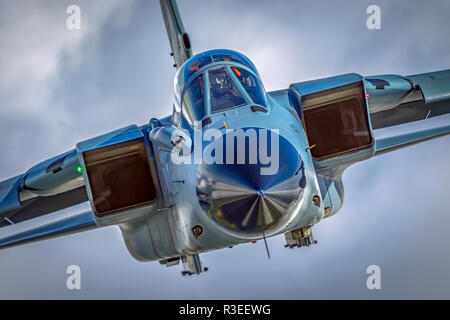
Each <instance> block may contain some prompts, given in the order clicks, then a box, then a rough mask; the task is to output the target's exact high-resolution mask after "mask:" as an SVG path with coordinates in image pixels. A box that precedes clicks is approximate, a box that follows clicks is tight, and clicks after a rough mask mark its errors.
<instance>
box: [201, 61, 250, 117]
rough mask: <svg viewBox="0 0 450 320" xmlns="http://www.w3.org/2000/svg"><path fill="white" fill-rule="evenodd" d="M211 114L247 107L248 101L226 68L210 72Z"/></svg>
mask: <svg viewBox="0 0 450 320" xmlns="http://www.w3.org/2000/svg"><path fill="white" fill-rule="evenodd" d="M209 87H210V93H211V113H215V112H219V111H223V110H227V109H230V108H233V107H238V106H241V105H245V104H246V103H247V101H246V100H245V99H244V97H243V96H242V94H241V93H240V92H239V90H238V89H237V87H236V85H235V84H234V83H233V80H232V79H231V77H230V76H229V75H228V73H227V72H226V70H225V68H220V69H215V70H210V71H209Z"/></svg>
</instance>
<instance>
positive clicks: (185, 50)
mask: <svg viewBox="0 0 450 320" xmlns="http://www.w3.org/2000/svg"><path fill="white" fill-rule="evenodd" d="M159 4H160V5H161V11H162V14H163V18H164V23H165V25H166V30H167V36H168V37H169V42H170V48H171V49H172V53H171V55H172V56H173V59H174V62H175V64H174V67H176V68H177V69H179V68H180V67H181V65H182V64H183V63H184V62H185V61H186V60H187V59H189V58H190V57H192V48H191V41H190V39H189V35H188V34H187V33H186V32H185V31H184V27H183V21H182V20H181V16H180V12H179V10H178V6H177V3H176V1H174V0H160V1H159Z"/></svg>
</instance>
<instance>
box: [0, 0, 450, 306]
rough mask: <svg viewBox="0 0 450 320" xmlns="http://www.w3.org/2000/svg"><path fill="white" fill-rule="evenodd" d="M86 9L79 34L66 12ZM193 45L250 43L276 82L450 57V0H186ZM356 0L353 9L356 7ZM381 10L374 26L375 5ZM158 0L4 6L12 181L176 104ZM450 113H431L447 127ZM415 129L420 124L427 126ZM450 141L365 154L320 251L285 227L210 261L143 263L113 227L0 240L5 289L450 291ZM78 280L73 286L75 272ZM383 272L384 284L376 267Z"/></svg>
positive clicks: (6, 173)
mask: <svg viewBox="0 0 450 320" xmlns="http://www.w3.org/2000/svg"><path fill="white" fill-rule="evenodd" d="M71 4H77V5H78V6H80V8H81V17H82V24H81V30H68V29H67V28H66V19H67V17H68V14H66V8H67V7H68V6H69V5H71ZM178 4H179V7H180V10H181V14H182V17H183V20H184V26H185V29H186V30H187V31H188V32H189V33H190V36H191V42H192V45H193V48H194V51H195V52H200V51H203V50H207V49H213V48H230V49H234V50H237V51H240V52H242V53H244V54H246V55H247V56H248V57H249V58H250V59H252V60H253V62H254V63H255V65H256V67H257V68H258V69H259V71H260V74H261V77H262V80H263V82H264V84H265V87H266V89H267V90H275V89H281V88H286V87H288V85H289V84H290V83H293V82H299V81H304V80H310V79H316V78H321V77H326V76H331V75H337V74H342V73H347V72H357V73H360V74H362V75H376V74H384V73H394V74H401V75H408V74H416V73H422V72H428V71H437V70H442V69H448V68H450V54H449V52H450V37H449V36H448V33H449V31H450V20H449V19H448V16H449V13H450V2H448V1H426V2H425V1H423V2H422V1H407V0H403V1H400V0H398V1H385V0H379V1H361V0H352V1H333V0H329V1H324V0H320V1H317V0H315V1H312V0H311V1H245V2H244V1H237V0H236V1H231V0H228V1H198V0H196V1H193V0H189V1H187V0H184V1H183V0H179V3H178ZM344 4H345V5H344ZM370 4H378V5H379V6H380V8H381V27H382V28H381V30H368V29H367V27H366V19H367V16H368V15H367V14H366V8H367V7H368V5H370ZM169 48H170V47H169V44H168V41H167V36H166V33H165V29H164V23H163V20H162V17H161V13H160V8H159V3H158V2H157V1H144V0H140V1H138V0H136V1H132V0H127V1H125V0H124V1H119V0H96V1H92V0H91V1H87V0H86V1H80V0H78V1H75V0H71V1H61V0H58V1H57V0H53V1H50V0H39V1H34V0H17V1H8V0H1V1H0V150H2V151H1V153H0V154H1V156H0V181H1V180H4V179H7V178H9V177H12V176H14V175H17V174H20V173H23V172H25V171H26V170H27V169H28V168H30V167H31V166H32V165H34V164H36V163H38V162H40V161H42V160H45V159H48V158H50V157H52V156H55V155H57V154H60V153H62V152H65V151H67V150H70V149H72V148H73V147H74V146H75V144H76V143H77V142H78V141H81V140H84V139H87V138H90V137H95V136H97V135H100V134H103V133H105V132H108V131H112V130H114V129H116V128H119V127H123V126H125V125H128V124H133V123H135V124H144V123H147V122H148V120H149V119H150V118H152V117H161V116H165V115H168V114H169V113H170V112H171V102H172V86H173V85H172V79H173V76H174V74H175V69H174V68H173V67H172V64H173V62H172V60H171V57H170V56H169V52H170V49H169ZM449 121H450V117H448V116H446V117H443V118H442V119H435V120H430V122H429V123H430V124H433V125H438V124H443V123H447V124H448V123H449ZM415 125H416V124H414V125H413V126H412V127H411V126H409V129H411V128H412V129H414V128H415ZM449 143H450V137H449V136H447V137H444V138H440V139H437V140H434V141H430V142H426V143H423V144H420V145H415V146H413V147H410V148H407V149H403V150H400V151H397V152H394V153H391V154H386V155H382V156H379V157H377V158H373V159H371V160H369V161H366V162H363V163H359V164H356V165H354V166H352V167H351V168H349V169H348V170H347V171H346V173H345V174H344V186H345V202H344V206H343V208H342V209H341V211H340V212H338V214H336V215H335V216H333V217H331V218H329V219H326V220H324V221H322V222H320V223H319V224H318V225H317V226H315V227H314V229H313V231H314V233H315V238H316V239H318V241H319V243H318V245H316V246H312V247H309V248H300V249H293V250H289V249H285V248H283V245H284V237H283V236H278V237H274V238H270V239H268V244H269V247H270V251H271V259H270V260H267V257H266V252H265V249H264V245H263V243H262V242H258V243H256V244H244V245H240V246H236V247H234V248H233V249H224V250H220V251H216V252H211V253H207V254H203V255H202V260H203V262H204V265H205V266H208V267H209V269H210V271H209V272H207V273H204V274H201V275H200V276H193V277H189V278H186V277H181V275H180V271H181V267H180V266H177V267H173V268H166V267H163V266H161V265H160V264H159V263H158V262H150V263H141V262H138V261H135V260H134V259H133V258H132V257H131V256H130V255H129V254H128V252H127V250H126V248H125V245H124V243H123V240H122V238H121V234H120V231H119V229H118V228H117V227H108V228H104V229H99V230H93V231H89V232H85V233H81V234H76V235H72V236H67V237H64V238H59V239H52V240H47V241H42V242H39V243H34V244H29V245H25V246H21V247H16V248H10V249H6V250H1V251H0V270H1V272H0V298H3V299H5V298H27V299H29V298H31V299H34V298H42V299H55V298H64V299H72V298H73V299H78V298H101V299H108V298H124V299H130V298H151V299H155V298H157V299H158V298H159V299H174V298H178V299H184V298H192V299H197V298H207V299H211V298H218V299H257V298H263V299H309V298H319V299H322V298H331V299H346V298H356V299H364V298H368V299H380V298H381V299H383V298H384V299H386V298H387V299H391V298H447V299H448V298H450V276H449V274H448V270H450V250H449V247H450V233H449V232H448V230H449V228H450V212H449V209H448V208H449V207H450V197H449V188H450V182H449V181H450V166H449V163H450V151H449ZM71 264H76V265H79V266H80V267H81V273H82V289H81V290H79V291H77V290H72V291H70V290H67V289H66V285H65V284H66V278H67V275H66V273H65V271H66V267H67V266H69V265H71ZM372 264H376V265H379V266H380V267H381V287H382V289H381V290H368V289H367V287H366V279H367V277H368V275H367V274H366V268H367V267H368V266H369V265H372Z"/></svg>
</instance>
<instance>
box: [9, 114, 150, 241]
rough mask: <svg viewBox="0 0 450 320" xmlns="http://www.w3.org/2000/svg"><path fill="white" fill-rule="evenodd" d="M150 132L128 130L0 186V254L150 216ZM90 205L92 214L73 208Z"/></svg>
mask: <svg viewBox="0 0 450 320" xmlns="http://www.w3.org/2000/svg"><path fill="white" fill-rule="evenodd" d="M157 122H158V123H159V120H158V121H157ZM149 132H150V127H149V125H144V126H140V127H138V126H136V125H129V126H127V127H124V128H121V129H118V130H115V131H112V132H109V133H106V134H104V135H101V136H98V137H95V138H92V139H89V140H86V141H83V142H80V143H78V144H77V145H76V148H75V149H73V150H70V151H68V152H66V153H63V154H61V155H58V156H56V157H54V158H51V159H48V160H46V161H43V162H41V163H39V164H37V165H35V166H33V167H32V168H30V169H29V170H27V171H26V172H25V173H24V174H21V175H18V176H16V177H14V178H11V179H8V180H5V181H2V182H0V248H3V247H7V246H12V245H19V244H23V243H25V242H30V241H37V240H41V239H45V238H48V237H55V236H62V235H66V234H70V233H74V232H81V231H85V230H89V229H93V228H97V227H100V226H106V225H111V224H120V223H121V222H122V220H121V219H123V218H124V217H125V218H127V216H129V213H130V212H132V211H133V210H134V212H135V214H136V215H139V214H140V212H141V211H142V212H144V213H148V212H149V211H151V209H152V208H153V207H154V206H155V203H156V201H157V195H156V192H157V186H158V179H157V173H156V168H155V165H154V157H153V151H152V150H153V149H152V144H151V142H150V140H149ZM158 190H159V189H158ZM87 201H89V203H90V205H91V209H92V211H91V210H88V211H83V212H80V210H79V207H78V208H77V207H74V206H75V205H78V204H82V203H86V202H87ZM152 206H153V207H152ZM66 208H67V209H68V210H62V209H66ZM69 208H70V209H69ZM139 210H140V211H139Z"/></svg>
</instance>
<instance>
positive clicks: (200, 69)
mask: <svg viewBox="0 0 450 320" xmlns="http://www.w3.org/2000/svg"><path fill="white" fill-rule="evenodd" d="M160 6H161V10H162V14H163V17H164V21H165V26H166V29H167V34H168V38H169V42H170V47H171V51H172V53H171V55H172V56H173V59H174V67H176V68H177V73H176V75H175V79H174V91H173V113H172V114H171V115H169V116H167V117H165V118H161V119H156V118H152V119H151V120H150V121H149V123H147V124H144V125H141V126H137V125H130V126H127V127H125V128H121V129H118V130H115V131H113V132H109V133H106V134H104V135H102V136H98V137H95V138H93V139H89V140H87V141H83V142H79V143H77V144H76V147H75V148H74V149H73V150H70V151H68V152H66V153H64V154H61V155H58V156H56V157H54V158H51V159H48V160H46V161H43V162H41V163H39V164H37V165H35V166H34V167H32V168H31V169H29V170H28V171H26V172H25V173H23V174H21V175H19V176H16V177H14V178H11V179H9V180H6V181H3V182H0V247H1V248H7V247H11V246H15V245H21V244H24V243H28V242H32V241H38V240H42V239H47V238H51V237H59V236H64V235H68V234H70V233H75V232H82V231H85V230H90V229H94V228H100V227H105V226H110V225H117V226H118V227H119V228H120V230H121V233H122V236H123V239H124V241H125V244H126V247H127V249H128V251H129V252H130V254H131V255H132V256H133V257H134V258H136V259H137V260H139V261H156V260H158V261H159V262H160V263H161V264H163V265H166V266H168V267H169V266H173V265H177V264H179V263H180V261H182V267H183V271H182V274H183V275H192V274H200V273H202V272H204V271H206V270H207V268H205V267H203V265H202V262H201V260H200V256H199V254H200V253H202V252H207V251H212V250H218V249H221V248H226V247H230V246H234V245H238V244H241V243H246V242H252V241H256V240H259V239H263V240H264V241H265V240H266V238H267V237H272V236H275V235H282V234H284V236H285V239H286V247H288V248H294V247H302V246H309V245H313V244H315V243H316V241H315V240H314V238H313V235H312V229H311V228H312V227H313V226H314V225H315V224H317V223H318V222H320V221H321V220H322V219H325V218H327V217H330V216H332V215H334V214H336V213H337V212H338V211H339V209H340V208H341V206H342V202H343V195H344V188H343V184H342V174H343V172H344V170H345V169H347V168H348V167H349V166H351V165H352V164H354V163H357V162H360V161H363V160H367V159H370V158H371V157H374V156H378V155H380V154H383V153H386V152H391V151H395V150H397V149H400V148H403V147H407V146H410V145H413V144H416V143H420V142H423V141H427V140H429V139H433V138H437V137H441V136H443V135H446V134H448V133H449V132H450V123H449V124H447V125H445V126H440V127H435V128H432V129H420V130H416V131H413V132H408V133H403V134H400V135H395V136H391V137H388V138H382V139H376V138H375V136H374V130H377V129H383V128H387V127H392V126H397V125H401V124H405V123H409V122H413V121H417V120H424V119H428V118H431V117H436V116H440V115H444V114H447V113H450V70H444V71H437V72H431V73H425V74H418V75H409V76H401V75H394V74H387V75H377V76H368V77H364V76H361V75H359V74H356V73H350V74H343V75H337V76H334V77H329V78H324V79H318V80H312V81H306V82H298V83H293V84H291V85H290V86H289V88H286V89H283V90H278V91H271V92H266V91H265V89H264V86H263V83H262V82H261V80H260V76H259V74H258V71H257V69H256V67H255V65H254V64H253V63H252V62H251V60H250V59H248V58H247V57H246V56H244V55H242V54H240V53H238V52H236V51H233V50H225V49H218V50H210V51H206V52H202V53H198V54H196V55H193V51H192V48H191V41H190V38H189V35H188V34H187V33H186V32H185V30H184V27H183V24H182V20H181V17H180V14H179V10H178V8H177V4H176V2H175V1H174V0H160ZM87 201H89V203H90V206H91V209H92V210H90V211H87V212H76V211H75V210H68V211H67V210H66V211H65V212H61V210H62V209H64V208H69V207H72V206H74V205H77V204H80V203H84V202H87ZM266 247H267V246H266ZM267 253H268V254H269V251H267Z"/></svg>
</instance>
